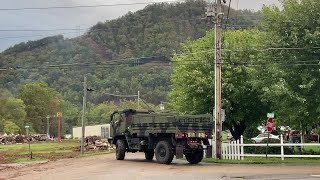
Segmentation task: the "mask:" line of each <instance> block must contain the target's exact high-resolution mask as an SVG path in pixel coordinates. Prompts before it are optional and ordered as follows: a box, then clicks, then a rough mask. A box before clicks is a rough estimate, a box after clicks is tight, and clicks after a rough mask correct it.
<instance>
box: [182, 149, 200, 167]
mask: <svg viewBox="0 0 320 180" xmlns="http://www.w3.org/2000/svg"><path fill="white" fill-rule="evenodd" d="M185 156H186V159H187V161H188V162H189V163H190V164H198V163H199V162H201V161H202V158H203V150H202V149H197V150H195V151H192V152H191V153H186V154H185Z"/></svg>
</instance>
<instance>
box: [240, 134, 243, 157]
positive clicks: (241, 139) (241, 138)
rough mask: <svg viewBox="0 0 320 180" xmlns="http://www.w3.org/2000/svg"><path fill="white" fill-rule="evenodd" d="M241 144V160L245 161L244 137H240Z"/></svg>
mask: <svg viewBox="0 0 320 180" xmlns="http://www.w3.org/2000/svg"><path fill="white" fill-rule="evenodd" d="M240 144H241V150H240V152H241V160H244V156H243V155H244V147H243V135H241V136H240Z"/></svg>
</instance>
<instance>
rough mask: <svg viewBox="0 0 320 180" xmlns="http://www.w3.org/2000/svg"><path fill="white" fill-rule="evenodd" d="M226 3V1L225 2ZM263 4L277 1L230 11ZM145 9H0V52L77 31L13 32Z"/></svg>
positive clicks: (44, 1)
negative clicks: (25, 43)
mask: <svg viewBox="0 0 320 180" xmlns="http://www.w3.org/2000/svg"><path fill="white" fill-rule="evenodd" d="M163 1H169V0H90V1H89V0H27V1H26V0H2V1H1V9H7V8H24V7H52V6H78V5H97V4H119V3H122V4H123V3H137V2H163ZM227 1H228V0H227ZM238 2H239V3H238ZM263 4H266V5H272V4H278V0H233V1H232V7H233V8H237V6H238V8H239V9H252V10H260V9H261V7H262V6H263ZM144 6H145V5H130V6H114V7H96V8H76V9H46V10H19V11H3V10H1V9H0V22H1V23H0V51H3V50H5V49H6V48H8V47H10V46H12V45H14V44H16V43H19V42H23V41H28V40H36V39H40V38H43V37H46V36H49V35H56V34H63V35H64V36H66V37H74V36H76V35H78V34H79V31H75V30H72V31H71V30H70V31H49V32H16V31H15V32H13V31H9V32H7V31H3V30H13V29H20V30H21V29H24V30H25V29H66V28H68V29H70V28H71V29H76V28H79V27H80V29H86V28H88V27H90V26H92V25H94V24H96V23H97V22H99V21H101V22H104V21H105V20H110V19H115V18H117V17H119V16H122V15H124V14H126V13H127V12H128V11H132V12H134V11H136V10H139V9H142V8H143V7H144Z"/></svg>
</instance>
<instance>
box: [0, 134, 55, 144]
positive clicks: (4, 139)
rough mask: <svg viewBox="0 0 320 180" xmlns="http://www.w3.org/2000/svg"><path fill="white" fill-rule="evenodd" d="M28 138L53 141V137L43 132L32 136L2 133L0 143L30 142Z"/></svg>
mask: <svg viewBox="0 0 320 180" xmlns="http://www.w3.org/2000/svg"><path fill="white" fill-rule="evenodd" d="M29 138H30V139H29ZM28 140H30V141H31V142H44V141H52V140H53V139H52V138H48V137H47V135H43V134H38V135H31V136H30V137H29V136H25V135H0V144H17V143H28Z"/></svg>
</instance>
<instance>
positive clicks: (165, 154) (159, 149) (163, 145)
mask: <svg viewBox="0 0 320 180" xmlns="http://www.w3.org/2000/svg"><path fill="white" fill-rule="evenodd" d="M155 154H156V159H157V161H158V162H159V163H161V164H170V163H171V162H172V160H173V156H174V153H173V150H172V145H171V144H170V143H169V142H168V141H159V142H158V144H157V146H156V149H155Z"/></svg>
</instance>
